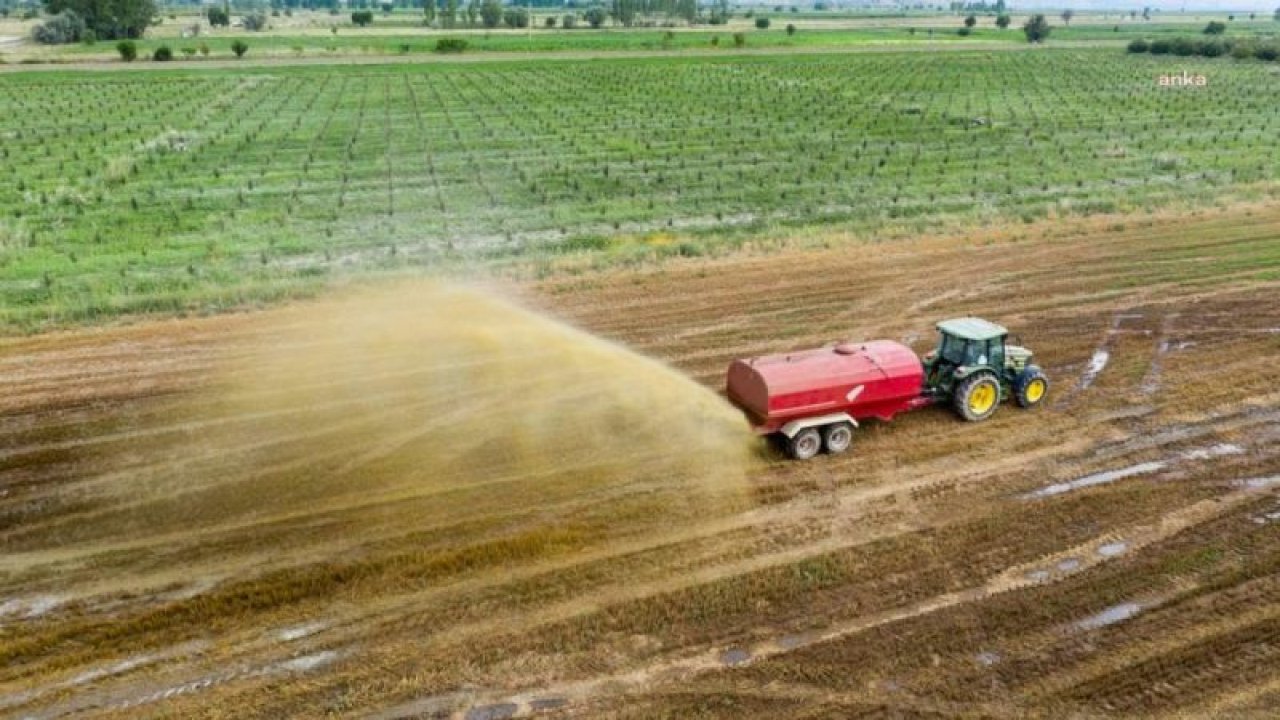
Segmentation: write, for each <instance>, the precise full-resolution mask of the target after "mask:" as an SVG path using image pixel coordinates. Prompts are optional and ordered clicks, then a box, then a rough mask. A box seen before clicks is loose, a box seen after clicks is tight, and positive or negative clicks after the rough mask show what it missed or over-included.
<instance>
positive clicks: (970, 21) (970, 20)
mask: <svg viewBox="0 0 1280 720" xmlns="http://www.w3.org/2000/svg"><path fill="white" fill-rule="evenodd" d="M977 24H978V16H977V15H969V16H968V17H966V18H965V19H964V26H965V27H967V28H971V27H973V26H974V25H977Z"/></svg>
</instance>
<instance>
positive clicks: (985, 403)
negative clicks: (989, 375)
mask: <svg viewBox="0 0 1280 720" xmlns="http://www.w3.org/2000/svg"><path fill="white" fill-rule="evenodd" d="M995 404H996V388H995V386H994V385H992V384H991V383H982V384H981V385H979V386H978V387H976V388H974V389H973V392H971V393H969V410H971V411H972V412H973V413H974V414H975V415H985V414H986V413H987V411H988V410H990V409H991V408H992V407H993V406H995Z"/></svg>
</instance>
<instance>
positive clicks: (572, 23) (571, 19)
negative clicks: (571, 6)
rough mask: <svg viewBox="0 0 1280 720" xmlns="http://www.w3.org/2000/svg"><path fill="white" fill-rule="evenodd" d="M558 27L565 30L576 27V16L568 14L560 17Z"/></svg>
mask: <svg viewBox="0 0 1280 720" xmlns="http://www.w3.org/2000/svg"><path fill="white" fill-rule="evenodd" d="M560 27H562V28H564V29H565V30H572V29H574V28H576V27H578V16H577V15H572V14H570V15H565V16H564V17H562V18H560Z"/></svg>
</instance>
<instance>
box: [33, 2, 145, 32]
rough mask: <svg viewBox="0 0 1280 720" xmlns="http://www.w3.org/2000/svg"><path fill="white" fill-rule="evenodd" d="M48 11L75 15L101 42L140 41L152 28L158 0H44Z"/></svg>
mask: <svg viewBox="0 0 1280 720" xmlns="http://www.w3.org/2000/svg"><path fill="white" fill-rule="evenodd" d="M44 8H45V11H46V12H48V13H49V14H50V15H58V14H60V13H63V12H65V11H67V10H70V11H71V12H73V13H75V14H76V15H77V16H78V17H79V18H80V20H81V21H82V22H83V23H84V26H85V30H92V31H93V36H94V37H95V38H97V39H99V40H120V39H127V38H139V37H142V34H143V33H144V32H146V31H147V27H148V26H149V25H151V19H152V18H153V17H155V15H156V12H157V9H156V4H155V0H44Z"/></svg>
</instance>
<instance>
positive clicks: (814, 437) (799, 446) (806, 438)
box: [787, 428, 822, 460]
mask: <svg viewBox="0 0 1280 720" xmlns="http://www.w3.org/2000/svg"><path fill="white" fill-rule="evenodd" d="M821 451H822V435H821V434H819V433H818V428H805V429H803V430H801V431H800V432H798V433H796V434H795V436H794V437H792V438H791V439H790V440H788V441H787V454H788V455H790V456H791V457H792V459H795V460H809V459H810V458H812V457H813V456H815V455H817V454H818V453H819V452H821Z"/></svg>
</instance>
